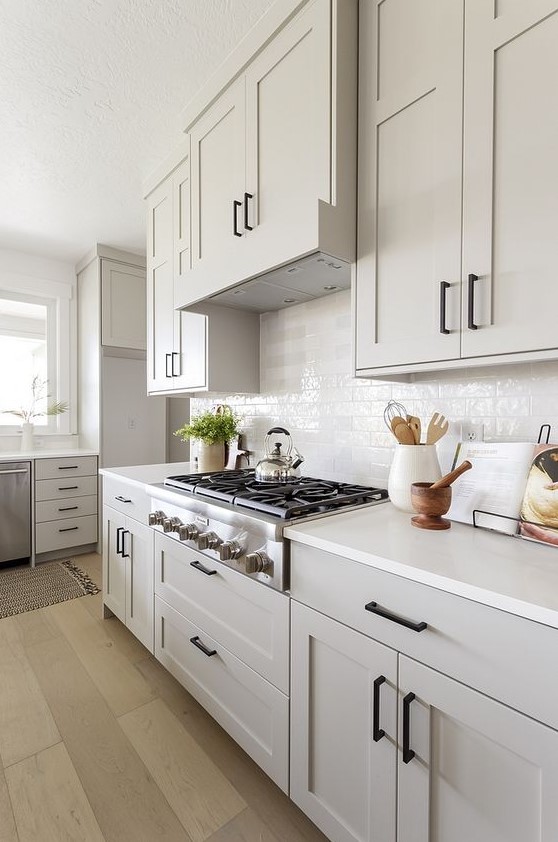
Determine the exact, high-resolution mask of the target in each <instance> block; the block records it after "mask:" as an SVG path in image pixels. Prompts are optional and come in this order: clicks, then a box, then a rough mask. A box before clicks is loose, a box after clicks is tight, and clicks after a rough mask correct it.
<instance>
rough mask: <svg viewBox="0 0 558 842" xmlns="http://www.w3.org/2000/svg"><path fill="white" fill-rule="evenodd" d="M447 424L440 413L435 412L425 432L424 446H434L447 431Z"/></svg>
mask: <svg viewBox="0 0 558 842" xmlns="http://www.w3.org/2000/svg"><path fill="white" fill-rule="evenodd" d="M448 427H449V422H448V421H446V419H445V417H444V416H443V415H442V413H441V412H435V413H434V415H433V416H432V418H431V419H430V423H429V424H428V429H427V431H426V444H436V442H437V441H439V440H440V439H441V438H442V436H445V434H446V433H447V431H448Z"/></svg>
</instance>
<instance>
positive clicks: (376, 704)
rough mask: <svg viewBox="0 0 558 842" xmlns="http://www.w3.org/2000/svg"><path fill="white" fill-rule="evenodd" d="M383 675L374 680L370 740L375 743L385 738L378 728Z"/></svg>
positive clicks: (382, 730) (384, 679)
mask: <svg viewBox="0 0 558 842" xmlns="http://www.w3.org/2000/svg"><path fill="white" fill-rule="evenodd" d="M385 681H386V677H385V675H379V676H378V678H376V679H375V680H374V699H373V713H372V738H373V740H374V742H375V743H377V742H379V741H380V740H381V739H382V737H385V735H386V732H385V731H384V729H383V728H380V687H381V686H382V684H385Z"/></svg>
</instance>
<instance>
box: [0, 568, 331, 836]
mask: <svg viewBox="0 0 558 842" xmlns="http://www.w3.org/2000/svg"><path fill="white" fill-rule="evenodd" d="M77 563H78V565H79V566H80V567H81V568H82V569H84V570H86V571H87V572H88V573H89V574H90V576H91V577H92V578H93V579H94V581H96V582H97V583H98V584H100V582H101V564H100V557H99V556H97V555H86V556H79V557H78V560H77ZM0 587H1V573H0ZM0 761H1V762H0V842H66V840H72V842H73V840H79V842H103V840H105V842H157V840H165V841H166V842H205V840H207V842H324V840H325V837H324V836H323V835H322V834H321V833H320V832H319V831H318V830H317V829H316V827H315V826H314V825H313V824H312V823H311V822H310V821H309V820H308V819H307V818H306V817H305V816H304V815H303V813H301V812H300V810H298V809H297V808H296V807H295V806H294V804H292V802H291V801H289V799H288V798H287V797H286V796H285V795H284V794H283V793H282V792H281V791H280V790H279V789H278V788H277V787H276V786H275V785H274V784H273V783H272V782H271V781H270V780H269V778H268V777H267V776H266V775H265V774H264V773H263V772H262V771H261V770H260V769H259V768H258V766H256V764H255V763H253V762H252V760H250V758H249V757H248V756H247V755H246V754H245V753H244V752H243V751H242V749H241V748H239V747H238V746H237V744H236V743H235V742H234V741H233V740H231V739H230V737H228V735H227V734H225V732H224V731H223V730H222V729H221V728H220V727H219V725H217V724H216V723H215V722H214V720H213V719H212V718H211V717H210V716H209V714H207V713H206V712H205V711H204V710H203V708H201V707H200V705H198V703H197V702H196V701H195V700H194V699H193V698H192V697H191V696H190V695H189V694H188V693H187V692H186V690H184V689H183V688H182V687H181V686H180V685H179V684H178V683H177V682H176V681H175V679H174V678H173V677H172V676H171V675H170V674H169V673H168V672H167V671H166V670H165V669H164V668H163V667H162V666H161V665H160V664H159V663H158V662H157V661H156V660H155V659H154V658H153V657H152V656H151V655H150V654H149V652H148V651H147V650H146V649H145V648H144V647H143V646H142V645H141V643H139V641H137V640H136V638H134V637H133V635H131V634H130V633H129V632H128V630H127V629H126V628H125V626H123V625H122V624H121V623H120V621H119V620H117V619H116V617H111V618H110V619H108V620H102V619H101V595H100V594H98V595H97V596H86V597H82V598H80V599H74V600H70V601H69V602H63V603H60V604H58V605H52V606H50V607H49V608H43V609H40V610H38V611H32V612H29V613H27V614H19V615H17V616H15V617H9V618H6V619H3V620H0Z"/></svg>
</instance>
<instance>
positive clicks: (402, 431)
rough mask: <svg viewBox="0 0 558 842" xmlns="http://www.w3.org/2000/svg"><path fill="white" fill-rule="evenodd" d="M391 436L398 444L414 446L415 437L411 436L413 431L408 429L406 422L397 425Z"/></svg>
mask: <svg viewBox="0 0 558 842" xmlns="http://www.w3.org/2000/svg"><path fill="white" fill-rule="evenodd" d="M393 434H394V436H395V438H396V439H397V441H398V442H399V444H414V443H415V437H414V435H413V431H412V430H411V428H410V427H409V425H408V424H407V422H406V421H403V422H402V423H401V424H397V425H396V427H395V430H394V431H393Z"/></svg>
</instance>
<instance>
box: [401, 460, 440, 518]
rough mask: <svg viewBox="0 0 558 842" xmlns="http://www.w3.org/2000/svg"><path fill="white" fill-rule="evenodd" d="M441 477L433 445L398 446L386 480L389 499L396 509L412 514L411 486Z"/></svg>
mask: <svg viewBox="0 0 558 842" xmlns="http://www.w3.org/2000/svg"><path fill="white" fill-rule="evenodd" d="M441 476H442V472H441V470H440V463H439V462H438V454H437V452H436V445H435V444H398V445H397V446H396V448H395V453H394V454H393V462H392V463H391V469H390V472H389V478H388V493H389V499H390V500H391V502H392V503H393V505H394V506H395V507H396V508H397V509H401V511H403V512H412V511H414V509H413V506H412V505H411V484H412V483H413V482H434V481H435V480H437V479H440V477H441Z"/></svg>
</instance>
